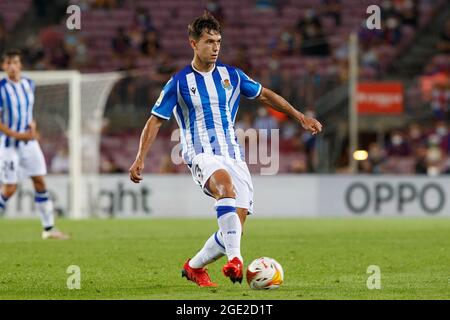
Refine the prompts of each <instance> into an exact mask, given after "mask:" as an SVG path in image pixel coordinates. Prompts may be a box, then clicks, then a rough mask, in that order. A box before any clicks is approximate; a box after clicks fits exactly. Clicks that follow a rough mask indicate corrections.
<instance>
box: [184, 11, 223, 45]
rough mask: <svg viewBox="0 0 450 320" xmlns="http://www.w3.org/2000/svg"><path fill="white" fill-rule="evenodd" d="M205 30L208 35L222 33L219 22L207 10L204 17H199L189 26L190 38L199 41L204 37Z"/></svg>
mask: <svg viewBox="0 0 450 320" xmlns="http://www.w3.org/2000/svg"><path fill="white" fill-rule="evenodd" d="M203 30H205V31H206V32H207V33H210V32H211V31H216V32H218V33H220V32H221V29H220V23H219V21H217V19H216V18H214V17H213V15H212V14H211V13H209V12H208V11H206V10H205V12H204V13H203V15H201V16H200V17H197V18H196V19H195V20H194V21H192V22H191V23H190V24H189V25H188V33H189V37H190V38H192V39H194V40H198V39H200V37H201V36H202V32H203Z"/></svg>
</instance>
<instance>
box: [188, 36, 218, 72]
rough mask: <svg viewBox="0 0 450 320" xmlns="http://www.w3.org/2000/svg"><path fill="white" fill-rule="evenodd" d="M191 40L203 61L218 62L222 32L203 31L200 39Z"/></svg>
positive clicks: (207, 62) (206, 62)
mask: <svg viewBox="0 0 450 320" xmlns="http://www.w3.org/2000/svg"><path fill="white" fill-rule="evenodd" d="M191 41H192V46H193V48H194V51H195V53H196V54H197V56H198V57H199V58H200V60H201V61H202V62H203V63H205V64H213V63H216V61H217V58H218V57H219V51H220V43H221V41H222V36H221V35H220V33H218V32H215V31H210V32H209V33H208V32H206V31H203V33H202V36H201V37H200V39H198V41H195V40H191Z"/></svg>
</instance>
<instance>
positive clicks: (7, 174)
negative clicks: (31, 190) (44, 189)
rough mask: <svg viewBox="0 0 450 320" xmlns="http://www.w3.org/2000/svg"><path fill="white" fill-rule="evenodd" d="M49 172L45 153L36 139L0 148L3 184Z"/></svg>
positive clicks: (15, 182) (0, 167) (0, 176)
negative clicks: (15, 145) (16, 145)
mask: <svg viewBox="0 0 450 320" xmlns="http://www.w3.org/2000/svg"><path fill="white" fill-rule="evenodd" d="M46 174H47V166H46V164H45V158H44V154H43V153H42V150H41V147H40V146H39V143H38V142H37V141H36V140H32V141H28V142H27V143H25V142H23V141H21V142H20V143H19V146H18V147H17V148H16V147H14V146H10V147H1V148H0V181H1V182H2V184H17V183H18V182H19V181H20V180H22V179H24V178H28V177H36V176H44V175H46Z"/></svg>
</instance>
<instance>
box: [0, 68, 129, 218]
mask: <svg viewBox="0 0 450 320" xmlns="http://www.w3.org/2000/svg"><path fill="white" fill-rule="evenodd" d="M4 76H5V74H4V73H2V74H1V77H2V78H3V77H4ZM23 76H24V77H26V78H30V79H32V80H33V81H34V82H35V84H36V94H35V103H34V108H33V116H34V118H35V119H36V121H37V127H38V132H41V133H42V134H41V139H42V140H43V141H41V147H42V148H43V149H44V150H47V149H51V150H53V151H54V152H55V153H56V152H57V151H58V150H61V149H67V150H66V151H67V152H68V160H69V169H68V174H69V181H70V182H69V184H70V186H69V190H70V191H69V203H70V209H69V212H67V213H66V215H67V216H68V217H69V218H72V219H83V218H87V217H89V216H91V215H95V208H91V207H90V204H89V203H88V201H85V199H86V190H85V189H86V185H87V184H86V183H87V181H88V180H89V183H90V186H91V188H92V187H93V186H94V187H95V184H96V180H97V179H98V177H97V176H98V174H99V170H100V138H101V129H102V124H103V114H104V111H105V106H106V102H107V99H108V96H109V94H110V92H111V90H112V89H113V87H114V84H115V83H116V82H117V81H118V80H119V79H121V78H122V77H123V74H122V73H120V72H109V73H91V74H81V73H80V72H79V71H23ZM46 144H47V145H46ZM52 148H53V149H52ZM58 148H59V149H58Z"/></svg>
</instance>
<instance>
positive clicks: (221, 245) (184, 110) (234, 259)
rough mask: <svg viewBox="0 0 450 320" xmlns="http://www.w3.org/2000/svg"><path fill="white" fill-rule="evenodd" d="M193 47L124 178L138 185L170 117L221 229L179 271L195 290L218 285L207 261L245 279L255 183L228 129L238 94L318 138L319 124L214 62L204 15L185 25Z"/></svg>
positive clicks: (213, 39) (217, 38)
mask: <svg viewBox="0 0 450 320" xmlns="http://www.w3.org/2000/svg"><path fill="white" fill-rule="evenodd" d="M188 31H189V41H190V44H191V47H192V49H193V50H194V59H193V60H192V63H191V65H188V66H186V67H185V68H184V69H183V70H181V71H180V72H178V73H177V74H175V75H174V76H173V77H172V78H171V79H170V80H169V81H168V83H167V84H166V85H165V87H164V89H163V91H162V92H161V95H160V97H159V99H158V101H157V102H156V104H155V106H154V107H153V109H152V116H150V118H149V119H148V121H147V124H146V125H145V128H144V130H143V132H142V134H141V139H140V144H139V151H138V153H137V156H136V160H135V162H134V163H133V165H132V166H131V168H130V178H131V180H132V181H133V182H135V183H138V182H139V181H141V180H142V176H141V174H142V170H143V168H144V159H145V157H146V155H147V153H148V151H149V149H150V147H151V145H152V143H153V141H154V140H155V137H156V135H157V133H158V130H159V128H160V126H161V125H162V123H163V122H164V121H165V120H169V119H170V117H171V115H172V113H173V115H174V116H175V119H176V121H177V123H178V125H179V127H180V129H181V133H180V136H181V143H182V147H183V150H182V155H183V159H184V161H185V162H186V163H187V165H188V166H189V168H190V169H191V172H192V175H193V178H194V181H196V182H197V184H199V185H200V186H201V187H202V189H203V191H204V192H205V193H206V194H208V195H210V196H212V197H214V198H215V199H216V204H215V209H216V212H217V219H218V224H219V230H218V231H217V232H215V233H213V234H212V235H211V236H210V238H209V239H208V240H207V241H206V243H205V245H204V247H203V248H202V249H201V250H200V251H199V252H198V253H197V254H196V255H195V256H194V257H193V258H192V259H188V260H187V261H186V263H185V264H184V266H183V270H182V274H183V275H184V276H186V277H187V278H188V279H189V280H191V281H193V282H195V283H197V284H198V285H199V286H216V284H215V283H213V282H212V281H211V279H210V278H209V275H208V273H207V272H206V269H205V268H204V267H205V266H206V265H207V264H209V263H211V262H213V261H215V260H217V259H219V258H220V257H222V256H224V255H226V256H227V258H228V262H227V263H226V264H225V266H224V267H223V269H222V271H223V273H224V275H225V276H227V277H229V278H230V279H231V281H233V282H236V281H238V282H241V281H242V278H243V258H242V255H241V246H240V245H241V233H242V226H243V224H244V222H245V219H246V217H247V214H248V213H252V212H253V185H252V181H251V176H250V173H249V171H248V168H247V164H246V163H245V160H244V155H243V151H242V149H241V147H240V146H239V144H238V143H237V139H236V136H235V132H234V128H233V125H234V120H235V117H236V113H237V110H238V107H239V99H240V95H243V96H244V97H246V98H248V99H258V100H259V101H261V102H263V103H266V104H269V105H271V106H272V107H273V108H274V109H276V110H278V111H281V112H283V113H285V114H287V115H289V116H290V117H292V118H294V119H295V120H297V121H298V122H299V123H300V124H301V125H302V126H303V128H305V129H306V130H309V131H311V132H312V133H313V134H317V133H319V132H320V131H321V130H322V125H321V124H320V123H319V122H318V121H317V120H315V119H312V118H308V117H305V116H304V115H303V114H302V113H301V112H299V111H298V110H296V109H295V108H294V107H292V106H291V105H290V104H289V103H288V102H287V101H286V100H285V99H284V98H282V97H281V96H279V95H277V94H276V93H274V92H273V91H271V90H269V89H267V88H263V87H262V86H261V84H260V83H258V82H256V81H254V80H252V79H251V78H250V77H248V76H247V75H246V74H245V73H244V72H242V71H241V70H240V69H237V68H234V67H231V66H228V65H225V64H222V63H220V62H218V61H217V59H218V55H219V51H220V45H221V29H220V25H219V23H218V22H217V20H216V19H215V18H214V17H213V16H211V15H210V14H208V13H205V14H204V15H203V16H201V17H198V18H197V19H195V20H194V21H193V22H192V23H191V24H190V25H189V27H188Z"/></svg>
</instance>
